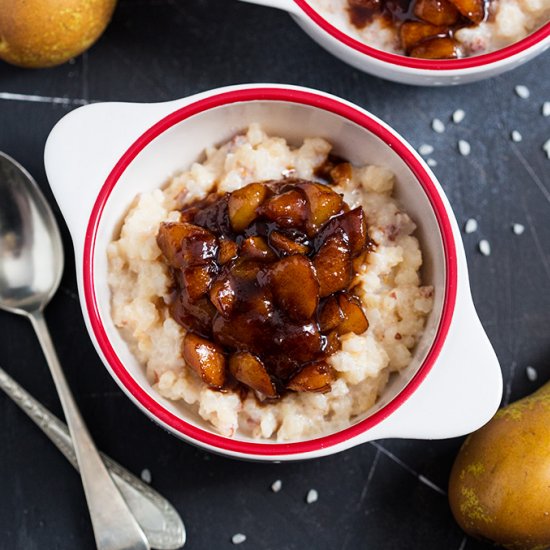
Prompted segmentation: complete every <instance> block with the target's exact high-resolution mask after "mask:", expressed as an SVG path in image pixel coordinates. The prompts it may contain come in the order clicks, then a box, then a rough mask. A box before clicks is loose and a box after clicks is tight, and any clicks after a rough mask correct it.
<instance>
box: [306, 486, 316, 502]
mask: <svg viewBox="0 0 550 550" xmlns="http://www.w3.org/2000/svg"><path fill="white" fill-rule="evenodd" d="M318 499H319V493H318V492H317V491H316V490H315V489H310V490H309V491H308V492H307V495H306V502H307V503H308V504H313V503H314V502H317V500H318Z"/></svg>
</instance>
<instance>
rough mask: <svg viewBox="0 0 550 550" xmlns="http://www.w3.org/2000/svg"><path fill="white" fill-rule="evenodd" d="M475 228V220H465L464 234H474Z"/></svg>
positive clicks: (476, 225)
mask: <svg viewBox="0 0 550 550" xmlns="http://www.w3.org/2000/svg"><path fill="white" fill-rule="evenodd" d="M477 228H478V224H477V220H475V219H474V218H470V219H469V220H466V223H465V224H464V233H475V232H476V231H477Z"/></svg>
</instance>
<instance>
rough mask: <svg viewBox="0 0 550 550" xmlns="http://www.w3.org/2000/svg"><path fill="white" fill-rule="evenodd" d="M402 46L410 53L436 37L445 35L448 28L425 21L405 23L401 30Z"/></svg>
mask: <svg viewBox="0 0 550 550" xmlns="http://www.w3.org/2000/svg"><path fill="white" fill-rule="evenodd" d="M399 32H400V36H401V45H402V46H403V49H404V50H405V51H406V52H408V51H409V50H410V49H411V48H413V47H414V46H416V45H417V44H419V43H420V42H422V41H423V40H426V38H432V37H434V36H440V35H445V34H446V33H447V28H446V27H444V26H437V25H431V24H430V23H424V22H423V21H405V22H404V23H403V24H402V25H401V28H400V29H399Z"/></svg>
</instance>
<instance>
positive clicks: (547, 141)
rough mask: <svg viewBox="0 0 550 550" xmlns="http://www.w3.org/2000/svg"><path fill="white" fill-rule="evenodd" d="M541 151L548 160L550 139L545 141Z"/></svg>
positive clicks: (549, 156)
mask: <svg viewBox="0 0 550 550" xmlns="http://www.w3.org/2000/svg"><path fill="white" fill-rule="evenodd" d="M542 150H543V151H544V152H545V153H546V156H547V157H548V158H549V159H550V139H547V140H546V141H545V142H544V144H543V146H542Z"/></svg>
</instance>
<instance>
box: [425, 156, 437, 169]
mask: <svg viewBox="0 0 550 550" xmlns="http://www.w3.org/2000/svg"><path fill="white" fill-rule="evenodd" d="M426 162H427V163H428V166H430V167H432V168H433V167H434V166H437V160H435V159H432V158H430V159H428V160H427V161H426Z"/></svg>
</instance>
